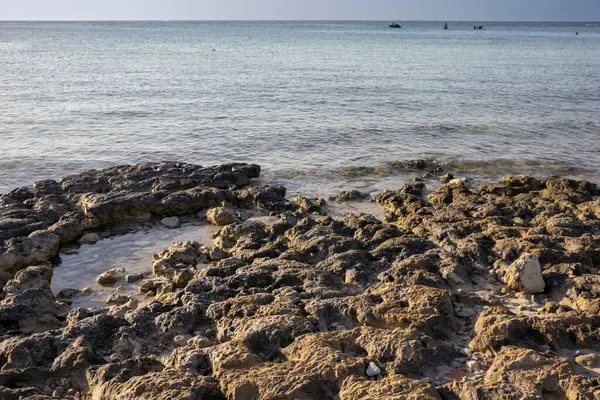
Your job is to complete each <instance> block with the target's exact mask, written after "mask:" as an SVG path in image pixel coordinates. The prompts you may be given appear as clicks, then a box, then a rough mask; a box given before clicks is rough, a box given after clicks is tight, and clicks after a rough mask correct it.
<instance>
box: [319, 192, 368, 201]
mask: <svg viewBox="0 0 600 400" xmlns="http://www.w3.org/2000/svg"><path fill="white" fill-rule="evenodd" d="M369 197H371V196H370V195H369V194H368V193H363V192H360V191H358V190H349V191H342V192H339V193H338V194H337V195H335V196H332V197H330V198H329V200H330V201H337V202H340V203H342V202H349V201H358V200H365V199H368V198H369Z"/></svg>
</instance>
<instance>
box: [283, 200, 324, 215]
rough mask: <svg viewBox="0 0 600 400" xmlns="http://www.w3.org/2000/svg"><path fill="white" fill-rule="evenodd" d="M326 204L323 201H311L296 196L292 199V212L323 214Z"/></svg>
mask: <svg viewBox="0 0 600 400" xmlns="http://www.w3.org/2000/svg"><path fill="white" fill-rule="evenodd" d="M325 204H326V202H325V200H323V199H309V198H306V197H303V196H296V197H294V198H293V199H292V204H291V207H292V210H294V211H300V212H305V213H314V214H322V213H323V207H324V206H325Z"/></svg>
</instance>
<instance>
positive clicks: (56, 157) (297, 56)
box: [0, 21, 600, 192]
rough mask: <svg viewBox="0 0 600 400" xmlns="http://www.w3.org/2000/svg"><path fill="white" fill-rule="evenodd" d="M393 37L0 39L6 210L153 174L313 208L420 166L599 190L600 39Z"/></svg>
mask: <svg viewBox="0 0 600 400" xmlns="http://www.w3.org/2000/svg"><path fill="white" fill-rule="evenodd" d="M390 22H391V21H388V22H81V23H56V22H45V23H42V22H40V23H36V22H0V139H1V143H0V192H5V191H8V190H10V189H12V188H14V187H17V186H20V185H26V184H29V183H31V182H33V181H34V180H37V179H42V178H58V177H60V176H63V175H65V174H69V173H73V172H77V171H80V170H83V169H89V168H98V167H106V166H111V165H115V164H122V163H134V162H143V161H155V160H163V159H168V160H180V161H186V162H194V163H199V164H204V165H209V164H216V163H222V162H230V161H247V162H255V163H259V164H261V165H262V166H263V167H264V169H265V179H266V180H267V181H268V182H281V183H285V184H288V185H290V186H291V187H292V188H296V189H298V190H303V189H311V190H312V189H318V190H317V191H323V190H324V191H327V190H328V189H327V188H330V189H331V190H333V189H338V188H342V187H376V186H377V185H381V184H382V182H385V184H386V185H388V184H395V183H396V181H401V180H402V179H404V178H405V175H404V174H405V173H404V171H395V170H393V169H390V168H389V167H387V165H388V164H387V163H388V162H393V161H400V160H409V159H415V158H428V159H434V160H437V161H438V162H440V163H442V164H448V165H449V166H451V167H453V168H455V169H458V170H459V171H463V172H464V173H467V174H468V173H472V174H480V175H482V176H492V177H493V176H496V175H502V174H503V173H504V172H525V173H535V174H541V175H544V174H563V175H569V176H576V177H585V178H588V179H591V180H594V181H600V163H599V161H600V24H594V23H581V24H577V23H486V22H482V21H476V22H475V21H474V22H461V23H457V22H450V23H449V24H450V29H449V30H448V31H443V30H442V29H441V27H442V25H443V22H402V21H397V22H399V23H401V24H402V29H390V28H388V27H387V26H388V24H389V23H390ZM476 23H477V24H483V25H485V28H486V29H485V30H483V31H473V30H472V27H473V25H474V24H476ZM575 32H579V35H578V36H576V35H575ZM324 188H325V189H324Z"/></svg>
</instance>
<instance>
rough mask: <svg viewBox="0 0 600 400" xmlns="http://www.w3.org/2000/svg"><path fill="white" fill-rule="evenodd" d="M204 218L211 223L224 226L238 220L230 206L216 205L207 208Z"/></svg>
mask: <svg viewBox="0 0 600 400" xmlns="http://www.w3.org/2000/svg"><path fill="white" fill-rule="evenodd" d="M206 219H207V220H208V222H209V223H211V224H212V225H216V226H224V225H229V224H232V223H234V222H236V221H237V220H238V216H237V214H236V212H235V211H234V210H232V209H231V208H227V207H216V208H211V209H210V210H208V212H207V213H206Z"/></svg>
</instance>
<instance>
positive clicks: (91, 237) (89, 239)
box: [79, 233, 100, 244]
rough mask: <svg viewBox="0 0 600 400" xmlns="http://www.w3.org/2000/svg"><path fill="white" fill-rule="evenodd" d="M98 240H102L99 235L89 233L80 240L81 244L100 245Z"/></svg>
mask: <svg viewBox="0 0 600 400" xmlns="http://www.w3.org/2000/svg"><path fill="white" fill-rule="evenodd" d="M98 240H100V236H99V235H98V234H97V233H88V234H86V235H83V236H82V237H81V238H80V239H79V243H81V244H96V243H98Z"/></svg>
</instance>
